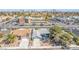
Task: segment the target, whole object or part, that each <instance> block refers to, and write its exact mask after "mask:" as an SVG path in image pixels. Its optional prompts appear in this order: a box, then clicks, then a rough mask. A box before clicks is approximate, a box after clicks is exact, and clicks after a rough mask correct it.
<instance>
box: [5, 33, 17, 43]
mask: <svg viewBox="0 0 79 59" xmlns="http://www.w3.org/2000/svg"><path fill="white" fill-rule="evenodd" d="M6 39H7V40H8V41H9V42H10V43H13V42H14V41H15V39H16V36H15V35H13V34H8V35H7V38H6Z"/></svg>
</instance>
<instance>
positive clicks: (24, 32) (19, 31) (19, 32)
mask: <svg viewBox="0 0 79 59" xmlns="http://www.w3.org/2000/svg"><path fill="white" fill-rule="evenodd" d="M12 33H13V34H14V35H17V36H26V35H28V34H30V33H31V30H30V29H16V30H13V31H12Z"/></svg>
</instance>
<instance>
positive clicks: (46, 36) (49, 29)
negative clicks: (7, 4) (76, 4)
mask: <svg viewBox="0 0 79 59" xmlns="http://www.w3.org/2000/svg"><path fill="white" fill-rule="evenodd" d="M0 49H72V50H73V49H79V10H77V11H76V10H74V11H71V10H69V11H66V10H55V9H51V10H46V9H45V10H40V9H39V10H36V9H32V10H30V9H28V10H27V9H26V10H25V9H23V10H22V9H19V10H17V9H6V10H0Z"/></svg>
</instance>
